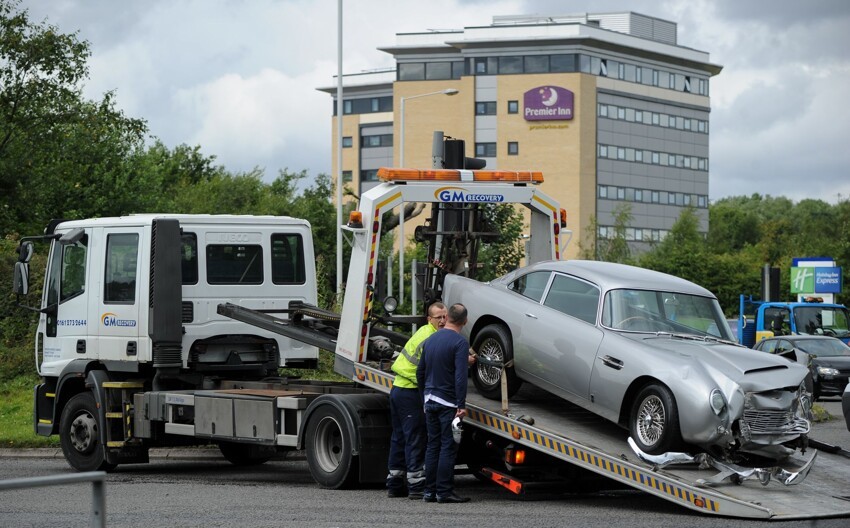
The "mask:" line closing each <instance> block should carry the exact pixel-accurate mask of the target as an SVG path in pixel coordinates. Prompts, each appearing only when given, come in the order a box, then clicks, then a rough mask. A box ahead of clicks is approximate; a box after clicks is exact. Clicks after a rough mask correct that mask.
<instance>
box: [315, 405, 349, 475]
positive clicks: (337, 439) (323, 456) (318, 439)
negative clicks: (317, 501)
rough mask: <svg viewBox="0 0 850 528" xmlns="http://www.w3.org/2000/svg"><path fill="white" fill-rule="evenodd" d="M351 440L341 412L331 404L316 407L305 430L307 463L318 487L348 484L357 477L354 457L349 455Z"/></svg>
mask: <svg viewBox="0 0 850 528" xmlns="http://www.w3.org/2000/svg"><path fill="white" fill-rule="evenodd" d="M353 441H354V439H353V437H352V433H351V431H349V430H348V427H347V426H346V422H345V419H344V417H343V416H342V412H341V411H340V410H339V409H337V408H336V407H334V406H332V405H322V406H320V407H318V408H317V409H316V410H315V411H314V412H313V414H312V416H310V421H309V423H307V429H306V431H305V433H304V447H305V449H306V451H307V466H308V467H309V468H310V474H311V475H312V476H313V480H315V481H316V482H317V483H318V484H319V485H320V486H321V487H323V488H328V489H340V488H347V487H350V486H351V484H352V483H353V482H354V480H355V479H356V477H357V462H358V461H357V458H356V457H354V456H353V455H352V443H353Z"/></svg>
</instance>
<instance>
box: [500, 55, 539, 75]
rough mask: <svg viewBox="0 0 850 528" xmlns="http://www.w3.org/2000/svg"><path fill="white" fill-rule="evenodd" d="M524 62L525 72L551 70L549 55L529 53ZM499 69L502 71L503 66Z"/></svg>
mask: <svg viewBox="0 0 850 528" xmlns="http://www.w3.org/2000/svg"><path fill="white" fill-rule="evenodd" d="M523 63H524V64H523V70H524V72H525V73H547V72H549V56H548V55H529V56H527V57H523ZM499 71H501V67H500V70H499Z"/></svg>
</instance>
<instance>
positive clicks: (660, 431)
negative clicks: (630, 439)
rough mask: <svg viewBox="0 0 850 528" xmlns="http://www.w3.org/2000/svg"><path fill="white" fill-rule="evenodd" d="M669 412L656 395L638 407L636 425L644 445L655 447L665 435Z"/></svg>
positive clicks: (639, 437)
mask: <svg viewBox="0 0 850 528" xmlns="http://www.w3.org/2000/svg"><path fill="white" fill-rule="evenodd" d="M666 419H667V412H666V410H665V409H664V402H662V401H661V398H659V397H658V396H656V395H655V394H652V395H649V396H647V397H646V398H645V399H644V400H643V401H642V402H641V403H640V407H638V412H637V423H636V424H635V425H636V426H637V427H636V430H637V436H638V439H639V440H640V441H641V443H642V444H644V445H647V446H654V445H655V444H657V443H658V442H659V441H660V440H661V437H662V436H663V435H664V427H665V424H666V423H667V421H666Z"/></svg>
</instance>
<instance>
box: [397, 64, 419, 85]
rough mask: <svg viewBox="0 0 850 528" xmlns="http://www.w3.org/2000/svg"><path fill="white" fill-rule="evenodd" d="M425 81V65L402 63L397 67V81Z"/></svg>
mask: <svg viewBox="0 0 850 528" xmlns="http://www.w3.org/2000/svg"><path fill="white" fill-rule="evenodd" d="M424 79H425V64H424V63H422V62H406V63H405V62H402V63H399V65H398V80H399V81H422V80H424Z"/></svg>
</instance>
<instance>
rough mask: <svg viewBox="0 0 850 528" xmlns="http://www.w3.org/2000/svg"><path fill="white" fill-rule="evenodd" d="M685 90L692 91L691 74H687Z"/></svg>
mask: <svg viewBox="0 0 850 528" xmlns="http://www.w3.org/2000/svg"><path fill="white" fill-rule="evenodd" d="M685 91H686V92H688V93H690V92H691V77H690V76H689V75H685Z"/></svg>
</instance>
